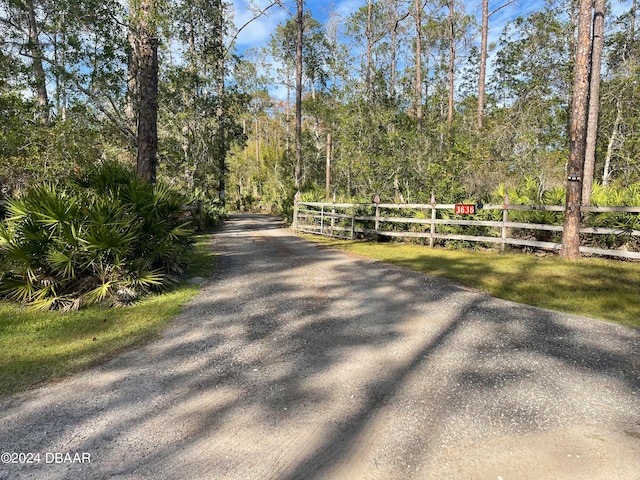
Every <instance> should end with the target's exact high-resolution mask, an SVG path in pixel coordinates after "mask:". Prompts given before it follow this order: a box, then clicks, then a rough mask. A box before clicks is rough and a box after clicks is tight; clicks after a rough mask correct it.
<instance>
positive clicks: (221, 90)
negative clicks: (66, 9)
mask: <svg viewBox="0 0 640 480" xmlns="http://www.w3.org/2000/svg"><path fill="white" fill-rule="evenodd" d="M215 5H216V15H217V18H216V19H215V22H214V23H216V24H217V28H216V33H215V39H214V51H215V54H216V55H217V58H216V94H217V97H218V104H217V106H216V126H217V132H216V151H217V152H216V153H217V156H218V198H219V199H220V202H221V203H222V205H224V204H225V197H226V184H227V182H226V178H227V163H226V157H227V124H226V115H225V108H224V101H225V99H224V97H225V83H224V77H225V55H224V53H225V52H224V26H223V23H224V18H223V8H224V6H223V2H222V0H215ZM256 160H258V159H256Z"/></svg>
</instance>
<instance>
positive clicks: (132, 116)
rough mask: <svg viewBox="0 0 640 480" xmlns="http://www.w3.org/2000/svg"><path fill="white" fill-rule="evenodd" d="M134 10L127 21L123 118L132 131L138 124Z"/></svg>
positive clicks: (136, 42) (136, 45)
mask: <svg viewBox="0 0 640 480" xmlns="http://www.w3.org/2000/svg"><path fill="white" fill-rule="evenodd" d="M135 14H136V13H135V10H134V9H133V8H131V18H130V19H129V29H128V32H127V43H128V48H129V50H128V51H127V103H126V105H125V116H126V118H127V122H128V124H129V128H131V129H132V130H134V129H135V128H136V125H137V124H138V95H139V93H140V91H139V88H138V67H139V66H138V57H139V55H140V53H139V51H138V50H139V49H138V41H137V35H136V32H135V29H136V28H137V25H136V24H137V21H136V18H135Z"/></svg>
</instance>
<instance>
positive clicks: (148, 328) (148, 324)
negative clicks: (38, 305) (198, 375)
mask: <svg viewBox="0 0 640 480" xmlns="http://www.w3.org/2000/svg"><path fill="white" fill-rule="evenodd" d="M210 242H211V235H210V234H198V235H196V236H195V237H194V249H193V251H192V252H191V253H189V254H188V257H187V260H188V263H189V267H188V269H187V271H186V275H188V276H189V277H195V276H200V277H208V276H209V275H211V273H212V271H213V258H214V256H213V253H212V252H211V245H210ZM198 291H199V287H198V286H197V285H193V284H190V283H188V282H186V281H180V282H178V283H176V284H175V285H174V286H173V288H172V289H171V290H169V291H167V292H164V293H163V294H161V295H152V296H147V297H145V298H143V299H141V300H140V301H139V302H137V303H136V304H134V305H131V306H126V307H123V308H109V309H107V308H104V307H103V306H102V305H90V306H86V307H85V308H82V309H81V310H79V311H66V312H62V311H40V310H32V309H25V308H21V307H20V306H19V305H16V304H15V303H13V302H10V301H7V300H0V371H1V372H2V376H0V397H2V396H5V395H10V394H12V393H16V392H21V391H24V390H27V389H29V388H32V387H34V386H36V385H38V384H40V383H42V382H45V381H48V380H51V379H55V378H59V377H62V376H64V375H67V374H69V373H71V372H75V371H79V370H82V369H85V368H88V367H91V366H94V365H96V364H98V363H101V362H104V361H105V360H108V359H110V358H111V357H113V356H114V355H116V354H118V353H120V352H122V351H124V350H127V349H130V348H132V347H135V346H139V345H141V344H144V343H146V342H149V341H152V340H155V339H156V338H158V335H159V333H160V331H161V330H162V328H164V327H165V326H166V325H167V323H168V322H169V321H170V320H171V319H172V318H173V317H174V316H175V315H177V314H178V313H179V312H180V310H181V309H182V306H183V305H184V304H185V302H187V301H188V300H190V299H191V298H193V296H194V295H195V294H196V293H197V292H198Z"/></svg>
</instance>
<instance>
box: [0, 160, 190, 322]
mask: <svg viewBox="0 0 640 480" xmlns="http://www.w3.org/2000/svg"><path fill="white" fill-rule="evenodd" d="M188 205H189V199H187V197H185V196H184V195H181V194H179V193H178V192H176V191H175V190H173V189H171V188H169V187H167V186H166V185H164V184H163V183H158V184H156V185H152V184H150V183H148V182H145V181H143V180H141V179H140V178H139V177H138V176H137V175H136V174H135V173H134V172H133V171H132V170H131V169H129V168H127V167H126V166H124V165H123V164H121V163H118V162H105V163H103V164H100V165H98V166H96V167H95V168H91V169H82V170H78V171H76V172H74V173H73V174H72V175H71V176H70V177H68V178H66V179H65V180H62V181H59V182H53V181H49V182H45V183H42V184H36V185H33V186H31V187H29V188H28V189H27V190H26V191H25V192H24V193H23V194H22V195H20V196H17V197H16V198H13V199H11V200H9V201H8V202H7V203H6V207H5V208H6V215H7V218H6V219H5V220H4V221H3V222H2V223H1V224H0V269H1V270H0V293H1V294H2V295H4V296H5V297H7V298H9V299H12V300H15V301H17V302H20V303H24V304H26V305H28V306H29V307H31V308H36V309H41V310H49V309H62V310H77V309H78V308H79V307H80V306H81V305H83V304H94V303H107V304H109V305H126V304H130V303H132V302H134V301H135V300H137V299H138V298H139V297H140V296H141V295H143V294H145V293H147V292H150V291H154V290H160V289H162V288H165V287H167V286H168V285H170V284H171V283H173V282H175V281H176V280H177V279H178V278H179V276H180V275H181V274H182V273H183V272H184V271H185V268H186V267H187V265H188V258H189V255H190V252H191V248H192V236H193V227H192V226H191V223H192V222H191V215H190V211H189V210H188V209H187V207H188Z"/></svg>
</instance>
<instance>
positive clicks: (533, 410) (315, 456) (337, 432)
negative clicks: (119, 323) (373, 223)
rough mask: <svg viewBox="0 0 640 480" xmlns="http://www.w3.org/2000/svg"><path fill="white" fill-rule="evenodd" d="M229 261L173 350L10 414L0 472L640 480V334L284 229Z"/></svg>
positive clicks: (124, 363)
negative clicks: (361, 254) (477, 289)
mask: <svg viewBox="0 0 640 480" xmlns="http://www.w3.org/2000/svg"><path fill="white" fill-rule="evenodd" d="M214 249H215V251H216V253H217V255H218V269H217V271H216V274H215V275H214V278H213V279H212V280H211V282H209V283H207V284H206V285H205V287H204V288H203V290H202V292H201V293H200V295H199V296H198V297H197V298H196V299H195V300H194V301H193V302H191V304H190V305H189V306H188V307H187V308H186V309H185V310H184V312H183V313H182V314H181V315H180V316H179V317H178V318H176V319H175V321H174V322H173V323H172V325H171V326H170V327H169V328H168V329H167V330H166V331H165V334H164V336H163V338H162V339H161V340H159V341H158V342H156V343H153V344H151V345H148V346H146V347H144V348H140V349H138V350H135V351H131V352H129V353H126V354H123V355H120V356H118V357H117V358H115V359H113V360H112V361H110V362H108V363H106V364H105V365H103V366H101V367H98V368H95V369H92V370H90V371H86V372H83V373H81V374H77V375H73V376H71V377H69V378H66V379H64V380H62V381H59V382H55V383H52V384H49V385H47V386H44V387H42V388H39V389H37V390H34V391H32V392H29V393H27V394H24V395H20V396H17V397H14V398H12V399H9V400H8V401H5V402H4V403H3V404H2V405H1V407H2V413H1V414H0V452H4V454H3V457H2V458H3V462H4V463H3V464H0V479H8V478H11V479H13V478H41V479H47V480H52V479H102V478H117V479H142V478H145V479H146V478H149V479H200V478H201V479H238V480H250V479H282V480H293V479H319V478H326V479H348V480H351V479H384V480H389V479H411V478H416V479H456V480H457V479H473V480H476V479H492V480H498V479H503V480H526V479H536V480H538V479H545V480H548V479H571V480H576V479H577V480H579V479H589V480H596V479H607V480H611V479H632V480H639V479H640V331H638V330H632V329H628V328H623V327H620V326H616V325H612V324H608V323H604V322H599V321H595V320H591V319H587V318H582V317H576V316H570V315H563V314H558V313H554V312H551V311H546V310H540V309H536V308H530V307H526V306H522V305H518V304H515V303H510V302H506V301H502V300H496V299H493V298H491V297H489V296H486V295H483V294H481V293H478V292H475V291H472V290H470V289H466V288H463V287H460V286H459V285H456V284H454V283H452V282H449V281H446V280H443V279H440V278H433V277H429V276H426V275H421V274H417V273H412V272H410V271H407V270H403V269H400V268H396V267H392V266H388V265H384V264H381V263H379V262H375V261H371V260H367V259H363V258H359V257H354V256H350V255H347V254H345V253H342V252H339V251H334V250H331V249H328V248H326V247H321V246H318V245H315V244H313V243H311V242H308V241H306V240H303V239H301V238H298V237H296V236H295V235H294V234H293V233H292V232H291V231H289V230H288V229H286V228H284V227H283V225H282V224H281V223H280V222H279V221H278V220H276V219H274V218H272V217H266V216H258V215H238V216H234V217H232V218H231V220H230V221H228V222H227V223H226V225H225V227H224V228H223V229H222V231H220V232H219V233H217V234H216V235H215V238H214ZM11 452H15V453H16V454H17V453H23V454H25V455H22V456H18V455H14V456H13V457H8V456H7V455H6V453H11ZM28 454H31V455H30V456H29V455H28ZM29 459H31V463H24V462H26V461H28V460H29ZM7 460H8V461H9V463H7ZM14 460H15V461H16V462H18V463H12V462H13V461H14ZM20 462H23V463H20Z"/></svg>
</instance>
